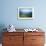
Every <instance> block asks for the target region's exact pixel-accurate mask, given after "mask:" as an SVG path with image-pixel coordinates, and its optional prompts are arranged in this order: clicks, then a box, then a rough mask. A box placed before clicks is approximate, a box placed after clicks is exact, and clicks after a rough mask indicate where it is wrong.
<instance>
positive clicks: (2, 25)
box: [0, 24, 5, 43]
mask: <svg viewBox="0 0 46 46" xmlns="http://www.w3.org/2000/svg"><path fill="white" fill-rule="evenodd" d="M4 28H5V25H4V24H0V43H2V36H3V34H2V32H5V31H4V30H3V29H4Z"/></svg>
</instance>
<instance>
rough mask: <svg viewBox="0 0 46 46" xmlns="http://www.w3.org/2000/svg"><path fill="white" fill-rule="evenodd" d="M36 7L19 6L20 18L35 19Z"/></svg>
mask: <svg viewBox="0 0 46 46" xmlns="http://www.w3.org/2000/svg"><path fill="white" fill-rule="evenodd" d="M33 17H34V8H31V7H19V8H18V19H33Z"/></svg>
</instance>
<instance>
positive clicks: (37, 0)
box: [0, 0, 46, 29]
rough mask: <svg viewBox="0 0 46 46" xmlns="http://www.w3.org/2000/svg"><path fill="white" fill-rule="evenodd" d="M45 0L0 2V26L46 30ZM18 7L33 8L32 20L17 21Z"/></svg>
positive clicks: (4, 0)
mask: <svg viewBox="0 0 46 46" xmlns="http://www.w3.org/2000/svg"><path fill="white" fill-rule="evenodd" d="M45 4H46V0H20V1H19V0H1V15H0V25H1V24H3V25H5V26H7V25H9V24H13V25H15V27H16V28H29V27H39V25H40V26H41V27H43V29H45V28H46V21H45V20H46V5H45ZM18 7H33V8H34V17H35V18H34V19H32V20H18V19H17V8H18Z"/></svg>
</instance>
